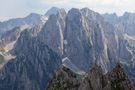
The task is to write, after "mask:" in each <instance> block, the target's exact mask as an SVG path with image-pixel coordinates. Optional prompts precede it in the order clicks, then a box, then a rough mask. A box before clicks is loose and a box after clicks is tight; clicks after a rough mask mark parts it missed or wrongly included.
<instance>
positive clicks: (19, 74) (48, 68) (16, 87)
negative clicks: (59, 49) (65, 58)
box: [0, 30, 61, 90]
mask: <svg viewBox="0 0 135 90" xmlns="http://www.w3.org/2000/svg"><path fill="white" fill-rule="evenodd" d="M17 44H19V46H20V47H18V48H16V50H17V51H16V54H18V55H17V57H16V58H15V59H12V60H10V61H9V62H8V63H7V64H6V65H5V66H4V67H3V69H2V71H1V78H0V85H1V86H0V89H1V90H10V89H12V90H35V89H36V90H43V89H45V88H46V85H47V83H48V81H49V80H50V78H51V77H52V76H53V74H54V72H55V70H56V69H57V68H58V67H61V59H60V58H59V56H58V54H57V53H55V52H54V51H53V50H52V49H50V48H49V47H48V46H47V45H44V44H43V43H42V42H40V41H39V40H37V39H36V38H31V37H30V35H29V32H28V31H27V30H24V31H23V32H22V33H21V35H20V37H19V39H18V42H17Z"/></svg>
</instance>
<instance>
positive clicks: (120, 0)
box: [0, 0, 135, 21]
mask: <svg viewBox="0 0 135 90" xmlns="http://www.w3.org/2000/svg"><path fill="white" fill-rule="evenodd" d="M53 6H55V7H59V8H65V9H66V10H69V9H71V8H72V7H74V8H83V7H88V8H90V9H92V10H94V11H96V12H99V13H105V12H109V13H113V12H116V13H117V14H118V15H122V14H123V13H124V12H125V11H127V12H132V13H135V0H0V21H2V20H6V19H10V18H17V17H25V16H27V15H28V14H30V13H31V12H35V13H39V14H44V13H45V12H46V11H47V10H48V9H50V8H51V7H53Z"/></svg>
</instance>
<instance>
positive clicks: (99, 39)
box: [0, 7, 135, 90]
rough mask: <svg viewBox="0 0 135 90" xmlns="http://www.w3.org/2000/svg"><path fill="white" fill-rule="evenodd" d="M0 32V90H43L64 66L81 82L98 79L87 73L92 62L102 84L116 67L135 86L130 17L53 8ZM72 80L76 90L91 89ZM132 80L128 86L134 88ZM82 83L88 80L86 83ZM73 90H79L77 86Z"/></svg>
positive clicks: (16, 21) (1, 25) (5, 26)
mask: <svg viewBox="0 0 135 90" xmlns="http://www.w3.org/2000/svg"><path fill="white" fill-rule="evenodd" d="M11 26H12V27H11ZM0 31H1V40H0V55H1V57H2V58H4V59H3V60H0V61H1V62H0V66H1V70H0V89H1V90H45V89H46V88H48V87H47V85H48V82H49V81H50V80H51V78H52V77H53V76H54V73H55V72H56V73H57V71H56V70H57V68H60V67H62V66H64V67H66V68H68V69H70V70H71V71H72V72H74V73H77V75H78V77H80V78H83V76H86V78H89V79H91V78H90V77H93V79H94V78H95V79H96V76H95V77H94V76H93V75H91V74H90V75H88V74H87V73H89V70H90V69H91V68H92V67H93V66H94V64H95V63H96V64H97V65H99V66H101V68H102V70H103V73H100V72H99V73H100V77H101V76H103V78H102V79H105V81H106V80H108V78H110V73H113V72H114V71H115V70H114V69H113V67H114V65H115V64H116V63H118V62H119V63H121V65H122V66H121V65H120V67H124V69H125V71H126V72H127V73H128V74H129V77H130V78H131V80H132V81H133V82H134V83H135V73H134V70H135V50H134V45H133V42H135V41H134V40H135V38H134V33H133V32H134V14H132V13H125V14H124V15H123V16H121V17H118V16H117V15H116V14H107V13H106V14H104V15H101V14H99V13H98V12H94V11H92V10H90V9H89V8H83V9H76V8H72V9H71V10H69V11H68V13H66V11H65V10H64V9H60V8H56V7H53V8H51V9H50V10H49V11H48V12H47V13H46V14H45V15H38V14H34V13H32V14H30V15H29V16H27V17H26V18H21V19H12V20H9V21H5V22H1V23H0ZM1 57H0V58H1ZM116 67H117V65H116ZM124 69H122V71H123V70H124ZM100 70H101V69H100ZM102 70H101V71H102ZM110 70H112V71H111V72H109V71H110ZM60 71H63V69H60ZM98 71H99V70H98ZM120 71H121V70H120ZM125 71H124V73H125ZM58 72H59V70H58ZM93 72H95V71H93ZM65 73H67V72H65ZM115 74H116V73H115ZM115 74H114V76H115ZM87 75H88V77H87ZM124 75H125V74H124ZM116 77H117V76H116ZM122 77H124V78H126V77H128V75H127V74H126V76H122ZM70 79H73V82H75V84H76V86H80V85H81V86H82V87H81V86H80V88H83V89H80V90H86V89H85V88H84V87H90V86H86V85H87V84H86V85H85V84H84V83H83V84H80V83H78V81H77V80H76V78H73V77H70ZM116 79H117V78H116ZM122 79H123V78H122ZM126 79H127V78H126ZM52 80H53V79H52ZM109 80H111V81H110V82H114V81H112V79H109ZM128 80H129V81H130V79H129V78H128ZM132 81H130V82H131V83H129V86H132V84H133V83H132ZM84 82H88V81H87V80H86V79H84ZM91 83H92V86H91V87H92V88H94V89H93V90H100V89H96V88H95V84H96V83H95V82H93V80H92V81H91ZM114 83H115V82H114ZM111 84H112V83H111ZM119 84H120V85H125V84H123V83H121V82H119V83H117V84H116V85H119ZM101 85H102V86H103V83H101V82H100V83H99V87H100V86H101ZM106 85H107V86H108V87H105V89H103V90H108V88H111V89H110V90H117V89H114V88H112V87H110V86H109V85H110V83H108V82H105V86H106ZM91 87H90V88H91ZM113 87H115V86H113ZM132 87H133V86H132ZM97 88H98V87H97ZM118 88H119V87H118ZM75 89H77V90H78V88H77V87H75ZM75 89H73V90H75ZM49 90H55V89H49ZM58 90H59V89H58ZM89 90H91V89H89ZM118 90H119V89H118ZM122 90H128V89H125V88H124V89H122ZM129 90H133V89H132V88H131V89H129Z"/></svg>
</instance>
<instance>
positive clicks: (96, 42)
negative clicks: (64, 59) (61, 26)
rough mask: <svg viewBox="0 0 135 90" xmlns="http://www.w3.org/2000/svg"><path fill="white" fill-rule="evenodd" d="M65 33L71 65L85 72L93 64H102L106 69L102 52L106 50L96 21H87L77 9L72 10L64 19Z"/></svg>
mask: <svg viewBox="0 0 135 90" xmlns="http://www.w3.org/2000/svg"><path fill="white" fill-rule="evenodd" d="M65 32H66V39H67V42H68V44H67V56H68V57H69V59H70V60H71V61H72V62H73V63H75V64H76V65H77V66H79V67H80V68H83V69H84V68H85V70H86V71H88V69H89V68H90V67H92V64H93V63H94V62H97V63H100V64H101V63H102V62H104V65H105V66H104V65H103V67H104V68H107V66H106V65H107V63H109V61H108V58H107V54H106V53H105V52H104V48H106V47H105V44H106V43H105V37H104V32H103V29H102V27H101V25H100V24H99V23H98V22H97V21H95V20H90V19H87V18H86V17H84V16H83V15H82V13H81V12H80V11H79V10H78V9H72V10H70V11H69V13H68V14H67V17H66V29H65ZM99 53H100V54H99ZM103 55H104V56H103ZM102 58H105V59H104V60H106V61H103V59H102ZM98 60H101V61H98ZM88 64H89V65H88Z"/></svg>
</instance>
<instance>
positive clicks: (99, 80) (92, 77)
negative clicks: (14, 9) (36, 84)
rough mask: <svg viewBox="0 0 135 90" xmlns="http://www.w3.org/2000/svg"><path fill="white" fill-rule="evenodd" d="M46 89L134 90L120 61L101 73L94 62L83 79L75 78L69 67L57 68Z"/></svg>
mask: <svg viewBox="0 0 135 90" xmlns="http://www.w3.org/2000/svg"><path fill="white" fill-rule="evenodd" d="M47 90H135V88H134V85H133V82H132V81H131V80H130V78H129V76H128V75H127V73H126V72H125V70H124V68H123V67H122V65H121V64H120V63H117V64H116V65H115V67H114V68H113V69H112V70H111V71H110V72H108V73H107V74H105V75H103V73H102V69H101V67H100V66H97V65H96V64H95V65H94V67H93V68H92V69H91V70H90V72H89V74H88V75H87V76H86V77H84V79H83V80H80V79H78V78H76V74H74V73H73V72H72V71H70V70H69V69H67V68H65V67H63V68H59V69H58V70H57V71H56V73H55V74H54V76H53V78H52V80H51V81H50V82H49V84H48V86H47Z"/></svg>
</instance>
